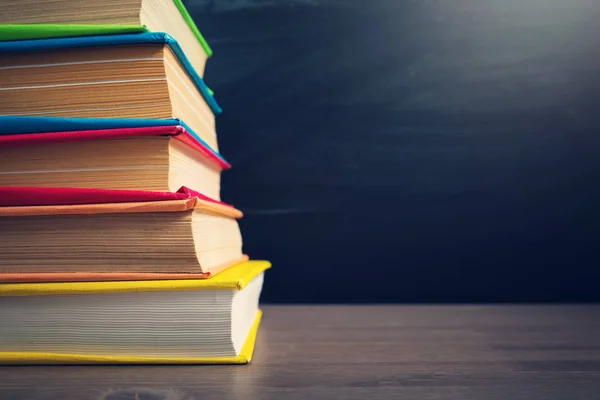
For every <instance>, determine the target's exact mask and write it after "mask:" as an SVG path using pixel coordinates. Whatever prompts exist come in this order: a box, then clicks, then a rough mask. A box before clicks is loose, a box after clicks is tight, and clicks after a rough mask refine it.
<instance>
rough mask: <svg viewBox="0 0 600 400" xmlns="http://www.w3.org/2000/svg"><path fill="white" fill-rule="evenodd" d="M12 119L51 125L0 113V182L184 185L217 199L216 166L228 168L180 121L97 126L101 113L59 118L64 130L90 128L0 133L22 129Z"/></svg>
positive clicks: (32, 127)
mask: <svg viewBox="0 0 600 400" xmlns="http://www.w3.org/2000/svg"><path fill="white" fill-rule="evenodd" d="M14 120H21V124H24V125H26V127H29V130H30V131H32V130H33V131H35V130H36V127H37V126H44V127H46V128H47V127H48V125H50V124H51V123H52V122H57V121H53V120H56V119H55V118H47V117H2V116H0V186H40V187H42V186H46V187H81V188H97V189H138V190H150V191H172V192H174V191H177V190H178V189H179V188H180V187H182V186H186V187H189V188H191V189H193V190H196V191H199V192H201V193H203V194H205V195H207V196H209V197H211V198H213V199H216V200H219V199H220V182H221V171H222V170H224V169H229V168H230V167H231V166H230V165H229V163H228V162H227V161H226V160H225V159H224V158H223V157H222V156H221V155H220V154H218V153H216V152H215V151H213V150H212V149H211V148H210V147H209V146H208V145H206V144H205V143H204V142H203V141H202V140H201V139H199V138H197V137H196V136H195V135H193V134H192V133H190V132H189V131H188V130H187V129H186V128H185V126H183V125H181V124H180V125H167V126H148V127H135V128H109V129H98V127H102V126H104V125H105V124H103V121H104V119H103V118H99V119H76V121H74V120H73V119H71V120H66V121H63V122H65V124H64V125H65V126H64V127H65V128H66V129H69V128H71V129H73V127H75V126H77V127H85V128H91V129H84V130H68V131H55V132H43V133H21V134H3V133H4V132H6V131H8V132H10V127H11V126H12V125H13V124H14V125H17V126H19V129H23V128H21V126H20V124H19V123H18V122H15V121H14ZM82 120H83V121H82ZM86 121H87V122H88V123H86ZM125 121H126V122H131V121H127V120H125ZM115 122H116V123H118V121H115ZM25 129H27V128H25Z"/></svg>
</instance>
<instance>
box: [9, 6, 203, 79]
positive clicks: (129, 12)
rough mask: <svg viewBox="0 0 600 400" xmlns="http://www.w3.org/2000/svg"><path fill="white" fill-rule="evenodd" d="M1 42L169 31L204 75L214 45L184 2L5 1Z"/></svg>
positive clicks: (197, 69) (201, 74)
mask: <svg viewBox="0 0 600 400" xmlns="http://www.w3.org/2000/svg"><path fill="white" fill-rule="evenodd" d="M0 7H2V10H3V11H2V14H0V40H3V41H5V40H25V39H44V38H51V37H69V36H93V35H104V34H122V33H140V32H148V31H152V32H166V33H168V34H169V35H170V36H172V37H174V38H175V40H177V41H178V42H179V43H180V44H181V47H182V48H183V50H184V51H185V53H187V54H188V57H189V58H190V62H191V64H192V65H193V66H194V68H195V69H196V71H198V73H199V74H200V76H203V75H204V66H205V64H206V60H207V59H208V58H210V57H211V56H212V53H213V52H212V49H211V48H210V46H209V45H208V43H207V42H206V40H205V39H204V37H203V36H202V34H201V33H200V31H199V30H198V27H197V26H196V24H195V23H194V21H193V20H192V18H191V17H190V15H189V13H188V11H187V10H186V8H185V6H184V5H183V3H182V2H181V0H119V1H113V2H110V3H108V4H107V3H106V1H99V0H50V1H39V0H0Z"/></svg>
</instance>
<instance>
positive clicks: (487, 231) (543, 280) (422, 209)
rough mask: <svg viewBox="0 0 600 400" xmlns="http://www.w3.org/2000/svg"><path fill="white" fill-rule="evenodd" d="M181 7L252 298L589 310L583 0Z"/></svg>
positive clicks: (588, 59)
mask: <svg viewBox="0 0 600 400" xmlns="http://www.w3.org/2000/svg"><path fill="white" fill-rule="evenodd" d="M185 3H186V5H187V6H188V8H189V11H190V13H191V14H192V16H193V17H194V19H195V20H196V22H197V24H198V26H199V28H200V30H201V31H202V32H203V34H204V35H205V37H206V38H207V40H208V41H209V43H210V45H211V47H212V48H213V50H214V51H215V54H214V56H213V58H211V59H210V60H209V63H208V67H207V71H206V75H205V80H206V82H207V84H208V85H209V86H210V87H211V88H212V89H214V90H215V92H216V97H217V99H218V101H219V102H220V104H221V105H222V106H223V108H224V110H225V111H224V113H223V114H222V115H221V116H219V117H218V120H217V129H218V134H219V140H220V147H221V151H222V153H223V154H224V155H225V156H226V157H227V158H228V159H229V160H230V161H231V162H232V163H233V165H234V168H233V169H232V170H231V171H229V172H226V173H225V174H224V177H223V197H224V199H225V200H226V201H228V202H231V203H233V204H235V205H236V206H237V207H239V208H241V209H242V210H243V211H245V218H244V219H243V220H242V221H241V228H242V232H243V235H244V241H245V244H244V249H245V251H246V252H247V253H249V254H250V255H251V256H252V257H254V258H267V259H269V260H271V261H272V262H273V264H274V268H273V269H272V270H271V271H270V272H269V273H268V274H267V282H266V286H265V289H264V292H263V297H262V299H263V300H264V301H265V302H359V303H368V302H496V301H511V302H512V301H562V302H569V301H600V256H599V254H598V247H599V246H598V244H599V239H600V211H599V205H600V202H599V200H600V190H599V186H600V179H599V178H600V157H599V156H600V136H599V135H600V23H599V22H598V21H600V2H598V1H597V0H569V1H565V0H422V1H415V0H370V1H365V0H338V1H335V0H312V1H310V0H304V1H302V0H295V1H293V0H288V1H283V0H279V1H267V0H263V1H261V0H244V1H242V0H230V1H227V0H222V1H219V0H217V1H209V0H188V1H185Z"/></svg>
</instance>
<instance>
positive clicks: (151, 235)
mask: <svg viewBox="0 0 600 400" xmlns="http://www.w3.org/2000/svg"><path fill="white" fill-rule="evenodd" d="M0 206H1V207H0V248H1V249H3V251H1V252H0V280H2V274H5V275H6V280H5V281H7V282H8V281H15V280H18V279H15V276H16V277H19V276H21V277H24V280H29V279H31V277H30V278H29V279H28V278H27V274H37V273H44V274H54V276H55V277H63V278H64V277H65V276H66V275H65V274H72V276H73V279H74V280H82V279H78V278H77V276H76V274H81V273H91V274H92V275H91V276H94V277H98V276H100V275H99V274H103V273H109V274H121V276H130V278H129V279H131V277H132V276H131V275H130V274H137V275H135V276H137V277H139V279H140V280H141V279H146V278H143V274H146V273H149V274H152V275H150V276H149V277H148V279H157V276H156V275H155V274H204V276H205V277H209V276H212V275H215V274H218V273H219V272H221V271H223V270H225V269H226V268H227V267H229V266H231V265H232V264H235V263H238V262H239V261H241V260H244V259H245V258H246V257H247V256H245V255H244V254H243V253H242V237H241V233H240V229H239V226H238V223H237V219H239V218H241V217H242V216H243V214H242V212H241V211H239V210H237V209H236V208H234V207H233V206H231V205H228V204H225V203H223V202H220V201H216V200H213V199H210V198H208V197H207V196H204V195H202V194H200V193H197V192H195V191H193V190H190V189H188V188H181V190H179V191H178V192H176V193H164V192H149V191H136V190H98V189H76V188H39V187H32V188H28V187H0ZM11 274H13V275H11ZM14 274H16V275H14ZM49 276H50V277H51V276H52V275H49ZM159 277H160V276H159ZM108 278H109V279H107V280H111V279H110V278H111V275H109V276H108ZM113 279H114V278H113ZM47 280H52V279H49V278H47Z"/></svg>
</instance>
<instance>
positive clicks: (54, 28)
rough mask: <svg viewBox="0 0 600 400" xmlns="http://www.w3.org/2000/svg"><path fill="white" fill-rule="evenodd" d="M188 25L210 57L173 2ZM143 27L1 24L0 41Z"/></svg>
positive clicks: (189, 21) (110, 32)
mask: <svg viewBox="0 0 600 400" xmlns="http://www.w3.org/2000/svg"><path fill="white" fill-rule="evenodd" d="M173 3H175V5H176V6H177V9H178V10H179V12H180V13H181V15H182V16H183V19H184V20H185V22H186V24H187V25H188V26H189V28H190V29H191V31H192V33H193V34H194V36H195V37H196V39H197V40H198V42H199V43H200V45H201V46H202V48H203V49H204V51H205V52H206V54H207V56H208V57H210V56H212V54H213V51H212V49H211V48H210V46H209V45H208V43H207V42H206V40H205V39H204V36H202V34H201V33H200V30H198V27H197V26H196V24H195V23H194V20H193V19H192V17H191V16H190V14H189V13H188V11H187V9H186V8H185V6H184V5H183V3H182V2H181V0H173ZM147 31H148V29H146V27H144V26H142V25H94V24H77V25H72V24H8V25H7V24H0V41H9V40H30V39H46V38H58V37H69V36H95V35H115V34H123V33H139V32H147Z"/></svg>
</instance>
